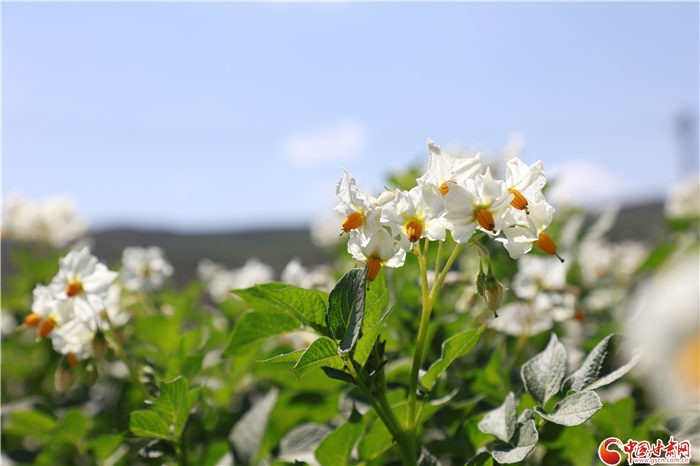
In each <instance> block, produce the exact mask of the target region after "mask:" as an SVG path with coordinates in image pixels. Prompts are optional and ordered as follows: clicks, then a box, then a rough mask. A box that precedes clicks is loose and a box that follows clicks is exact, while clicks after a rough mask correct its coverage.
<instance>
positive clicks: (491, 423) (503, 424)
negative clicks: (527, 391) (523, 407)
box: [478, 392, 518, 442]
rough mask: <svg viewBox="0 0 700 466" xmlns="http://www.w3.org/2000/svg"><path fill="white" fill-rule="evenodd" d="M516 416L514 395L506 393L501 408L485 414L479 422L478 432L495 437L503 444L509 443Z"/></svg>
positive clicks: (515, 425) (515, 423) (515, 424)
mask: <svg viewBox="0 0 700 466" xmlns="http://www.w3.org/2000/svg"><path fill="white" fill-rule="evenodd" d="M516 415H517V410H516V404H515V394H514V393H513V392H508V395H507V396H506V399H505V400H504V401H503V403H502V404H501V406H499V407H498V408H496V409H494V410H491V411H489V412H487V413H486V415H485V416H484V417H483V419H482V420H481V421H480V422H479V424H478V427H479V430H480V431H481V432H483V433H485V434H492V435H495V436H496V437H498V438H499V439H501V440H503V441H504V442H509V441H510V439H511V438H512V437H513V434H514V433H515V428H516V427H517V425H518V421H517V419H516Z"/></svg>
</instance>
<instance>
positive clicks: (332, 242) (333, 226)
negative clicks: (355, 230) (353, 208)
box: [311, 210, 344, 249]
mask: <svg viewBox="0 0 700 466" xmlns="http://www.w3.org/2000/svg"><path fill="white" fill-rule="evenodd" d="M343 220H344V219H343V216H342V214H340V213H339V212H338V211H336V210H334V211H333V212H332V213H331V214H329V215H326V216H324V217H322V218H319V219H318V220H316V221H314V222H313V223H312V224H311V242H312V243H314V244H315V245H316V246H318V247H319V248H323V249H332V248H334V247H335V246H337V245H338V244H340V242H341V241H343V238H342V237H341V236H338V225H341V224H342V223H343Z"/></svg>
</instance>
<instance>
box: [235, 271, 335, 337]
mask: <svg viewBox="0 0 700 466" xmlns="http://www.w3.org/2000/svg"><path fill="white" fill-rule="evenodd" d="M233 292H234V293H236V294H237V295H238V296H240V297H241V298H243V299H244V300H245V302H246V303H247V304H248V305H249V306H250V307H252V308H253V309H255V310H256V311H258V312H261V313H263V314H266V315H267V314H268V313H269V312H285V313H287V314H289V315H290V316H292V317H294V318H295V319H297V320H299V321H301V322H302V323H303V324H305V325H309V326H311V327H313V328H314V329H316V331H318V332H319V333H321V334H322V335H329V333H328V327H327V324H326V303H327V302H328V294H327V293H324V292H323V291H318V290H305V289H303V288H296V287H293V286H289V285H287V284H284V283H265V284H264V285H256V286H254V287H252V288H247V289H245V290H234V291H233ZM297 329H298V326H297Z"/></svg>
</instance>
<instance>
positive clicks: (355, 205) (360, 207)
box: [335, 168, 381, 235]
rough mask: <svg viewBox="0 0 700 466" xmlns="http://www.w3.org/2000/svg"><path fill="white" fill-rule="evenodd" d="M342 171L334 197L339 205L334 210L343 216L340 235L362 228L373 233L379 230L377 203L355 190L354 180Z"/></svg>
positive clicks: (375, 200)
mask: <svg viewBox="0 0 700 466" xmlns="http://www.w3.org/2000/svg"><path fill="white" fill-rule="evenodd" d="M343 171H344V172H345V175H344V176H343V177H342V178H341V179H339V180H338V182H337V183H336V185H335V195H336V196H338V198H339V199H340V204H338V205H337V206H336V208H335V210H337V211H338V212H340V213H341V214H343V215H344V216H345V220H344V221H343V224H342V225H341V227H340V234H341V235H342V234H344V233H350V232H351V231H355V230H357V229H358V228H362V227H364V228H367V229H368V230H369V232H370V233H374V232H375V231H377V230H379V229H380V228H381V225H380V224H379V215H378V213H377V203H378V201H377V199H375V198H373V197H371V196H368V195H367V194H365V193H363V192H362V191H360V190H359V189H357V184H356V183H355V178H353V177H352V175H350V173H348V172H347V170H345V169H344V168H343Z"/></svg>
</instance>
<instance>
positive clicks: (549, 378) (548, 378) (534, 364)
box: [497, 332, 566, 461]
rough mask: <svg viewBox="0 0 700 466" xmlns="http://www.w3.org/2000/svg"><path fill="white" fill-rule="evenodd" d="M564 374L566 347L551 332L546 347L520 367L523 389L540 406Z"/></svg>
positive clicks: (557, 385)
mask: <svg viewBox="0 0 700 466" xmlns="http://www.w3.org/2000/svg"><path fill="white" fill-rule="evenodd" d="M565 375H566V348H564V345H562V344H561V343H559V340H558V339H557V336H556V334H555V333H553V332H552V335H551V337H550V339H549V343H548V344H547V347H546V348H545V349H544V351H542V352H541V353H538V354H536V355H535V357H533V358H532V359H530V360H528V361H527V362H525V364H523V366H522V367H521V368H520V376H521V377H522V379H523V384H524V385H525V390H526V391H527V392H528V393H529V394H530V396H531V397H532V399H533V400H535V401H536V402H538V403H540V404H541V405H542V406H544V405H545V403H547V400H549V399H550V398H551V397H552V396H554V395H556V394H557V393H559V390H561V385H562V381H563V380H564V376H565ZM497 461H498V460H497Z"/></svg>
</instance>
